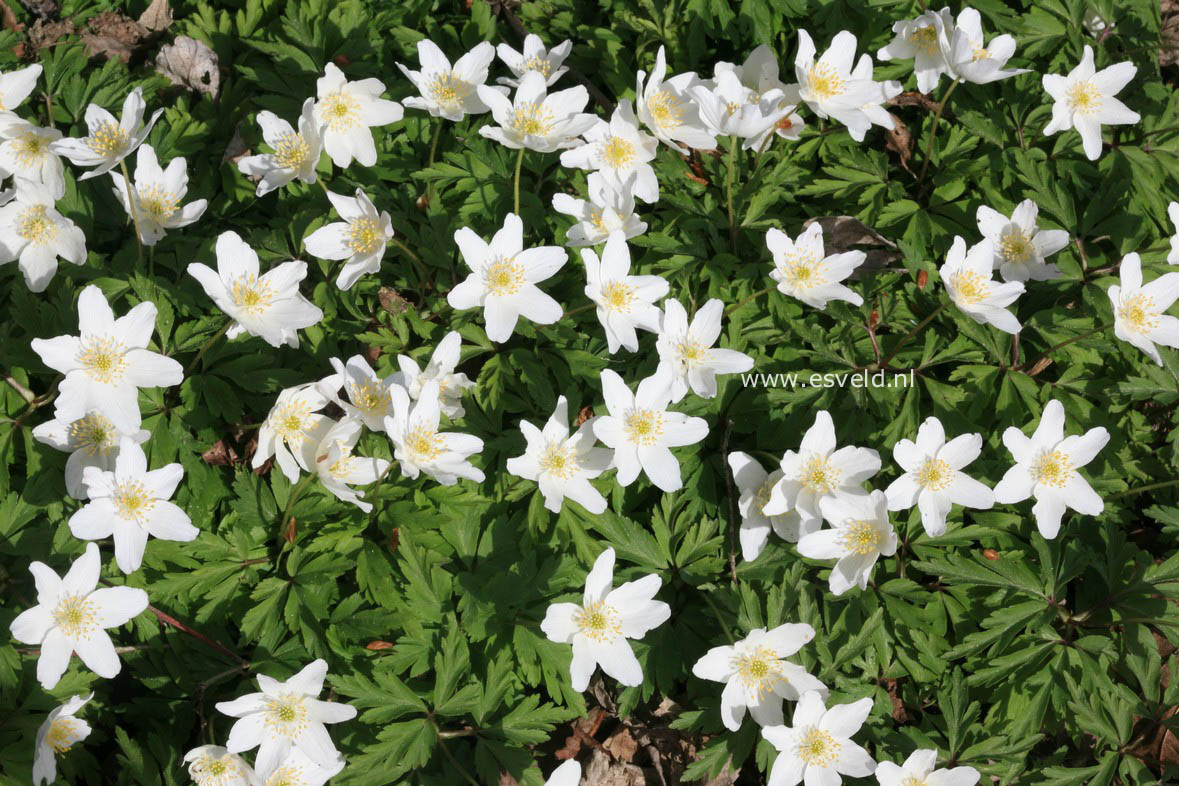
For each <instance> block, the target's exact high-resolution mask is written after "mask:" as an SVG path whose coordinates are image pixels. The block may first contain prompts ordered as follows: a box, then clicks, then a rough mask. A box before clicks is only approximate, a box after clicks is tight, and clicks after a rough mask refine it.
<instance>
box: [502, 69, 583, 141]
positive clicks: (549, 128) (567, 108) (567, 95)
mask: <svg viewBox="0 0 1179 786" xmlns="http://www.w3.org/2000/svg"><path fill="white" fill-rule="evenodd" d="M479 97H480V98H481V99H482V100H483V103H485V104H487V106H488V107H490V108H491V116H492V117H493V118H495V122H496V123H499V125H497V126H493V125H485V126H481V127H480V128H479V133H480V134H481V135H483V136H485V137H487V138H488V139H494V140H495V141H496V142H499V143H500V144H501V145H503V146H505V147H510V148H512V149H513V150H519V149H521V148H523V149H527V150H535V151H537V152H540V153H551V152H553V151H554V150H560V149H561V148H566V147H576V146H577V144H578V140H577V137H579V136H581V135H582V134H584V133H585V132H586V131H588V130H589V129H590V128H591V127H593V125H594V123H596V122H598V118H596V117H594V116H593V115H590V114H586V113H585V112H583V111H582V110H583V109H585V105H586V104H587V103H588V102H589V93H588V92H587V91H586V89H585V88H584V87H582V86H581V85H577V86H576V87H570V88H568V89H565V90H558V91H557V92H556V93H553V94H551V95H550V94H548V91H547V88H546V86H545V79H544V77H543V76H541V75H540V74H539V73H538V72H536V71H529V72H528V73H526V74H525V75H524V76H523V77H521V78H520V86H519V87H517V88H516V95H515V96H514V97H513V98H512V99H511V100H509V99H508V97H507V96H506V95H504V94H503V93H501V92H500V91H499V90H498V89H496V88H494V87H488V86H487V85H480V86H479Z"/></svg>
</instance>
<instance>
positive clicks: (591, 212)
mask: <svg viewBox="0 0 1179 786" xmlns="http://www.w3.org/2000/svg"><path fill="white" fill-rule="evenodd" d="M637 179H638V175H635V174H632V175H631V177H630V179H629V180H628V181H627V182H626V183H624V184H623V187H622V188H621V189H617V190H616V189H613V188H611V187H610V186H609V185H608V184H607V183H606V179H605V178H604V177H602V176H601V175H600V174H598V173H597V172H591V173H590V174H589V176H588V177H586V186H587V188H588V191H589V199H576V198H574V197H571V196H569V195H568V194H553V210H556V211H557V212H558V213H564V214H565V215H567V216H573V217H574V218H576V219H577V223H576V224H574V225H573V226H571V227H569V229H568V230H567V231H566V232H565V236H566V237H567V238H568V239H569V245H571V246H596V245H597V244H599V243H601V242H603V241H605V240H606V239H607V238H608V237H609V236H610V235H611V233H613V232H622V233H623V234H624V235H625V236H626V238H627V240H629V239H630V238H632V237H636V236H638V235H641V234H643V233H644V232H646V231H647V224H646V222H644V221H641V220H639V217H638V216H637V215H635V198H634V183H635V180H637Z"/></svg>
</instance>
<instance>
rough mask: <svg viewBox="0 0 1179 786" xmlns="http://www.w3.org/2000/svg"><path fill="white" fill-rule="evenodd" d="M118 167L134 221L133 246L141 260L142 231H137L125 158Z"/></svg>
mask: <svg viewBox="0 0 1179 786" xmlns="http://www.w3.org/2000/svg"><path fill="white" fill-rule="evenodd" d="M119 168H121V169H122V170H123V190H124V191H126V192H127V211H128V212H129V213H131V220H132V221H133V222H134V223H135V248H136V250H137V251H138V253H139V261H140V262H142V261H143V233H142V232H140V231H139V211H138V210H136V209H135V197H134V196H132V193H131V175H129V174H128V173H127V159H125V158H124V159H122V160H121V161H119Z"/></svg>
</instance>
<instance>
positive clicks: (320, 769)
mask: <svg viewBox="0 0 1179 786" xmlns="http://www.w3.org/2000/svg"><path fill="white" fill-rule="evenodd" d="M343 769H344V759H343V758H342V757H341V758H339V759H337V760H336V762H335V763H334V764H332V765H331V766H330V767H325V766H323V765H322V764H319V763H317V762H315V761H313V760H312V759H311V758H310V757H309V756H308V755H307V754H306V753H304V752H303V751H301V750H300V749H298V748H291V752H290V753H288V754H287V757H286V758H285V759H283V760H282V762H281V763H280V764H279V765H278V766H277V767H276V768H275V769H274V771H273V772H270V773H265V772H259V773H258V775H259V776H260V777H261V778H262V783H261V786H324V784H325V783H327V782H328V781H329V780H330V779H332V778H334V777H336V776H337V775H339V774H340V771H341V770H343Z"/></svg>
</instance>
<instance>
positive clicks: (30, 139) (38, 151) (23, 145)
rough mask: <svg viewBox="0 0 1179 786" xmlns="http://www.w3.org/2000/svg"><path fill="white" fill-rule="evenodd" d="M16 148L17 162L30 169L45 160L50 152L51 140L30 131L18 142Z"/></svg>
mask: <svg viewBox="0 0 1179 786" xmlns="http://www.w3.org/2000/svg"><path fill="white" fill-rule="evenodd" d="M15 147H16V151H15V153H16V160H17V161H18V162H20V165H21V166H25V167H28V166H32V165H33V164H36V163H37V162H39V161H41V160H42V159H43V158H45V153H46V152H47V151H48V150H49V140H47V139H45V138H44V137H42V136H40V135H39V134H36V133H34V132H32V131H30V132H29V133H27V134H24V135H22V136H21V137H20V139H18V140H17V142H16V145H15Z"/></svg>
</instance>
